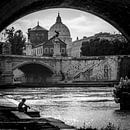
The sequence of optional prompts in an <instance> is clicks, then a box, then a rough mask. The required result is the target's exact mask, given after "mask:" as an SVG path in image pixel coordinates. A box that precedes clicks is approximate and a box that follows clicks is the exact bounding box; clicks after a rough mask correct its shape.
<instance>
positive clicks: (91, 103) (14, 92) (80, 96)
mask: <svg viewBox="0 0 130 130" xmlns="http://www.w3.org/2000/svg"><path fill="white" fill-rule="evenodd" d="M112 89H113V88H110V87H86V88H85V87H63V88H58V87H51V88H15V89H7V90H3V91H2V90H1V91H0V92H1V93H3V94H4V95H5V96H6V97H8V98H11V99H15V100H17V101H20V100H21V99H22V98H26V99H27V101H26V104H28V105H30V106H31V107H32V108H33V109H37V110H39V111H40V114H41V116H42V117H53V118H56V119H60V120H62V121H64V122H65V123H66V124H68V125H73V126H76V127H83V126H86V127H88V126H92V128H95V127H97V128H101V127H105V126H106V125H108V123H109V122H111V123H113V124H115V126H118V127H120V128H121V129H124V128H125V129H130V112H124V111H120V110H119V104H116V103H115V102H114V100H113V97H112Z"/></svg>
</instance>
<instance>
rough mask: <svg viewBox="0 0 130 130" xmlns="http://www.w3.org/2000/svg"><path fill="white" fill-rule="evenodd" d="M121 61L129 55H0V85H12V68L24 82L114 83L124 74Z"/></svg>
mask: <svg viewBox="0 0 130 130" xmlns="http://www.w3.org/2000/svg"><path fill="white" fill-rule="evenodd" d="M124 59H128V60H129V59H130V56H94V57H80V58H72V57H36V56H20V55H0V83H1V84H7V83H9V84H12V83H13V82H14V75H13V71H14V70H16V69H19V70H21V71H22V72H23V73H24V81H23V82H24V83H36V84H45V83H49V82H60V81H61V80H64V81H116V80H118V79H119V77H120V74H124V76H125V75H128V72H129V70H128V69H129V67H126V66H125V69H124V68H123V69H121V68H122V67H121V66H124V64H123V62H124V61H125V60H124ZM128 60H127V61H128ZM124 63H125V64H126V61H125V62H124ZM128 66H129V65H128ZM126 68H127V69H126ZM121 71H122V72H121ZM120 72H121V73H120Z"/></svg>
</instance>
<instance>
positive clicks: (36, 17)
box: [10, 9, 118, 39]
mask: <svg viewBox="0 0 130 130" xmlns="http://www.w3.org/2000/svg"><path fill="white" fill-rule="evenodd" d="M58 11H59V12H60V16H61V18H62V22H63V23H64V24H65V25H66V26H67V27H68V28H69V30H70V32H71V36H72V39H75V38H76V37H77V36H78V37H80V38H82V37H83V36H90V35H94V34H95V33H98V32H118V31H117V30H116V29H115V28H114V27H112V26H111V25H110V24H108V23H107V22H105V21H104V20H103V19H101V18H99V17H97V16H95V15H92V14H90V13H86V12H82V11H78V10H72V9H71V10H69V9H50V10H43V11H38V12H35V13H32V14H29V15H27V16H25V17H23V18H21V19H19V20H17V21H15V22H14V23H13V24H11V25H10V27H11V26H14V27H15V28H16V29H21V30H22V31H23V32H24V34H25V35H26V33H27V30H28V28H33V27H35V26H36V25H37V22H38V21H39V22H40V26H42V27H44V28H46V29H47V30H49V29H50V27H51V26H52V25H53V24H54V23H55V21H56V17H57V13H58Z"/></svg>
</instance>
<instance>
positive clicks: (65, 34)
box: [48, 13, 70, 40]
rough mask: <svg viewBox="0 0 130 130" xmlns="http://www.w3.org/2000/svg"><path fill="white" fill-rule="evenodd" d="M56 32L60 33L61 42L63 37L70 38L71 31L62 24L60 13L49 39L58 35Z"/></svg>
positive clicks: (51, 29)
mask: <svg viewBox="0 0 130 130" xmlns="http://www.w3.org/2000/svg"><path fill="white" fill-rule="evenodd" d="M55 31H57V32H59V38H61V40H62V38H63V37H64V38H65V37H66V38H70V31H69V29H68V27H67V26H66V25H64V24H63V23H62V20H61V17H60V15H59V13H58V16H57V18H56V23H55V24H54V25H52V26H51V27H50V30H49V34H48V35H49V38H51V37H53V36H54V35H55V34H56V33H55Z"/></svg>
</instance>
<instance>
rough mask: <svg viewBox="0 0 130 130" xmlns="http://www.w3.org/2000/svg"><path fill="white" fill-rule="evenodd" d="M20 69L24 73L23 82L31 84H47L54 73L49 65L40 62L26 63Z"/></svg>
mask: <svg viewBox="0 0 130 130" xmlns="http://www.w3.org/2000/svg"><path fill="white" fill-rule="evenodd" d="M18 69H19V70H21V71H22V72H23V73H24V76H23V77H24V78H23V79H24V80H23V81H22V82H24V83H25V84H30V85H46V84H47V83H48V81H50V80H51V76H52V75H53V71H52V70H51V69H50V68H49V67H47V66H44V65H42V64H38V63H26V64H24V65H21V66H19V67H18Z"/></svg>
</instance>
